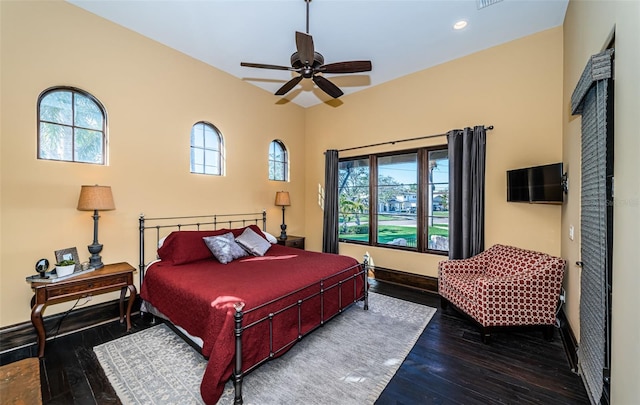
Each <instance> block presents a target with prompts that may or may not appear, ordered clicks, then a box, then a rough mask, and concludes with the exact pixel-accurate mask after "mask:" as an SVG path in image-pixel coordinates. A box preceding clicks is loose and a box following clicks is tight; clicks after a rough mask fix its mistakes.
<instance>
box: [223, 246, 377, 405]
mask: <svg viewBox="0 0 640 405" xmlns="http://www.w3.org/2000/svg"><path fill="white" fill-rule="evenodd" d="M355 267H356V266H353V267H350V268H348V269H345V270H342V271H341V272H340V273H338V274H341V273H345V272H347V271H349V270H353V269H354V268H355ZM357 267H360V269H359V271H358V272H357V273H354V274H352V275H351V276H348V277H347V278H345V279H343V280H340V281H339V282H337V283H333V284H331V285H325V282H326V279H322V280H320V281H319V286H320V288H319V292H317V293H314V294H311V295H309V296H306V297H304V298H302V299H299V300H297V301H296V302H295V303H293V304H291V305H289V306H286V307H284V308H282V309H281V310H279V311H278V312H275V313H270V314H269V315H268V316H266V317H263V318H261V319H258V320H257V321H254V322H253V323H251V324H249V325H246V326H245V325H243V322H242V321H243V318H244V315H245V314H246V313H249V312H252V311H255V310H257V309H260V308H261V307H262V306H260V307H256V308H252V309H249V310H247V311H244V307H245V303H244V302H237V303H236V304H234V308H235V314H234V322H235V327H234V334H235V359H234V360H235V361H234V369H233V376H232V379H233V387H234V391H235V392H234V404H236V405H241V404H242V403H243V400H242V381H243V379H244V376H245V374H248V373H250V372H251V371H253V370H254V369H255V368H257V367H258V366H260V365H261V364H264V363H266V362H267V361H269V360H271V359H273V358H274V357H275V356H276V354H278V353H279V352H281V351H283V350H286V349H288V348H289V347H291V346H292V345H293V344H295V343H296V342H297V341H300V340H301V339H302V338H303V337H305V336H307V335H308V334H309V333H311V332H313V331H314V330H316V329H317V328H319V327H321V326H323V325H324V324H325V323H326V322H327V321H329V320H331V319H333V318H334V317H336V316H337V315H339V314H341V313H342V312H343V311H344V310H345V309H347V308H348V307H350V306H351V305H353V304H355V303H356V302H358V301H363V310H365V311H366V310H368V309H369V283H368V274H369V255H368V254H366V255H365V256H364V260H363V263H362V264H358V265H357ZM332 277H333V276H332ZM360 277H362V280H363V291H362V297H360V294H358V293H357V291H356V289H357V285H358V283H357V279H358V278H360ZM350 282H352V285H353V297H354V299H353V300H352V302H349V303H346V304H345V303H343V301H342V291H343V290H342V289H343V286H344V285H345V284H347V283H350ZM305 288H306V287H305ZM333 288H337V289H338V290H339V298H340V303H339V309H338V312H336V313H335V314H332V315H331V316H329V317H328V318H327V319H325V318H324V313H323V308H324V293H325V291H327V290H329V289H333ZM294 293H296V291H294V292H292V293H290V294H287V295H284V296H282V297H279V298H277V299H275V300H274V301H272V303H273V302H277V301H280V300H284V299H286V298H288V297H290V296H291V295H293V294H294ZM318 295H319V296H320V301H321V304H320V307H321V317H320V322H319V323H318V324H317V325H315V326H314V327H313V328H312V329H311V330H309V331H307V332H305V333H303V332H302V330H301V325H302V318H301V317H302V311H301V310H300V308H301V306H302V304H303V302H305V301H307V300H310V299H312V298H314V297H316V296H318ZM296 306H297V307H298V336H297V338H296V339H295V340H292V341H291V342H288V343H286V344H285V345H283V346H282V347H279V348H273V347H272V348H271V350H270V352H269V355H268V356H267V357H265V358H263V359H262V360H260V361H258V362H257V363H256V364H254V365H252V366H251V367H249V368H247V370H245V371H243V365H242V335H243V332H244V331H245V330H247V329H249V328H251V327H255V326H256V325H258V324H260V323H262V322H269V324H270V326H271V325H272V323H273V319H274V318H275V317H276V316H277V315H278V314H281V313H283V312H284V311H286V310H288V309H291V308H293V307H296ZM269 331H270V332H269V333H270V336H269V341H270V342H271V343H273V340H274V339H273V330H272V328H271V327H269Z"/></svg>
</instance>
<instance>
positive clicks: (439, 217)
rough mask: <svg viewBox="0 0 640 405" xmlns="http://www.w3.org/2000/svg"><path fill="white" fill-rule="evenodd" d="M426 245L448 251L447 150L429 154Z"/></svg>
mask: <svg viewBox="0 0 640 405" xmlns="http://www.w3.org/2000/svg"><path fill="white" fill-rule="evenodd" d="M427 196H428V198H429V204H428V206H427V208H428V215H427V222H428V224H427V225H428V227H429V229H428V233H427V238H428V245H429V249H433V250H442V251H448V250H449V158H448V155H447V150H446V149H442V150H436V151H430V152H429V189H428V190H427Z"/></svg>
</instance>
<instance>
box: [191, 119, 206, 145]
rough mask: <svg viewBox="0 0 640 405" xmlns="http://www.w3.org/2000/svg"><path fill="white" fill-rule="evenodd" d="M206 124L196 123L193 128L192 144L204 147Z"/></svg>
mask: <svg viewBox="0 0 640 405" xmlns="http://www.w3.org/2000/svg"><path fill="white" fill-rule="evenodd" d="M203 132H204V126H203V125H202V124H196V125H194V126H193V128H191V146H195V147H198V148H204V135H203Z"/></svg>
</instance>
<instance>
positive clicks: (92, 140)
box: [74, 129, 103, 163]
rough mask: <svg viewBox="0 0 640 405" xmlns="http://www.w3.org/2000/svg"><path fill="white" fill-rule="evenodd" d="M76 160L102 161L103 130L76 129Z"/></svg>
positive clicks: (86, 161) (85, 161) (87, 161)
mask: <svg viewBox="0 0 640 405" xmlns="http://www.w3.org/2000/svg"><path fill="white" fill-rule="evenodd" d="M74 148H75V159H74V160H75V161H76V162H84V163H102V156H103V151H102V132H100V131H90V130H87V129H76V139H75V145H74Z"/></svg>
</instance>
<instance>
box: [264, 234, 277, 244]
mask: <svg viewBox="0 0 640 405" xmlns="http://www.w3.org/2000/svg"><path fill="white" fill-rule="evenodd" d="M262 233H263V234H264V237H265V239H266V240H267V241H268V242H269V243H271V244H272V245H275V244H276V243H278V239H276V237H275V236H273V235H271V234H270V233H269V232H262Z"/></svg>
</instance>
